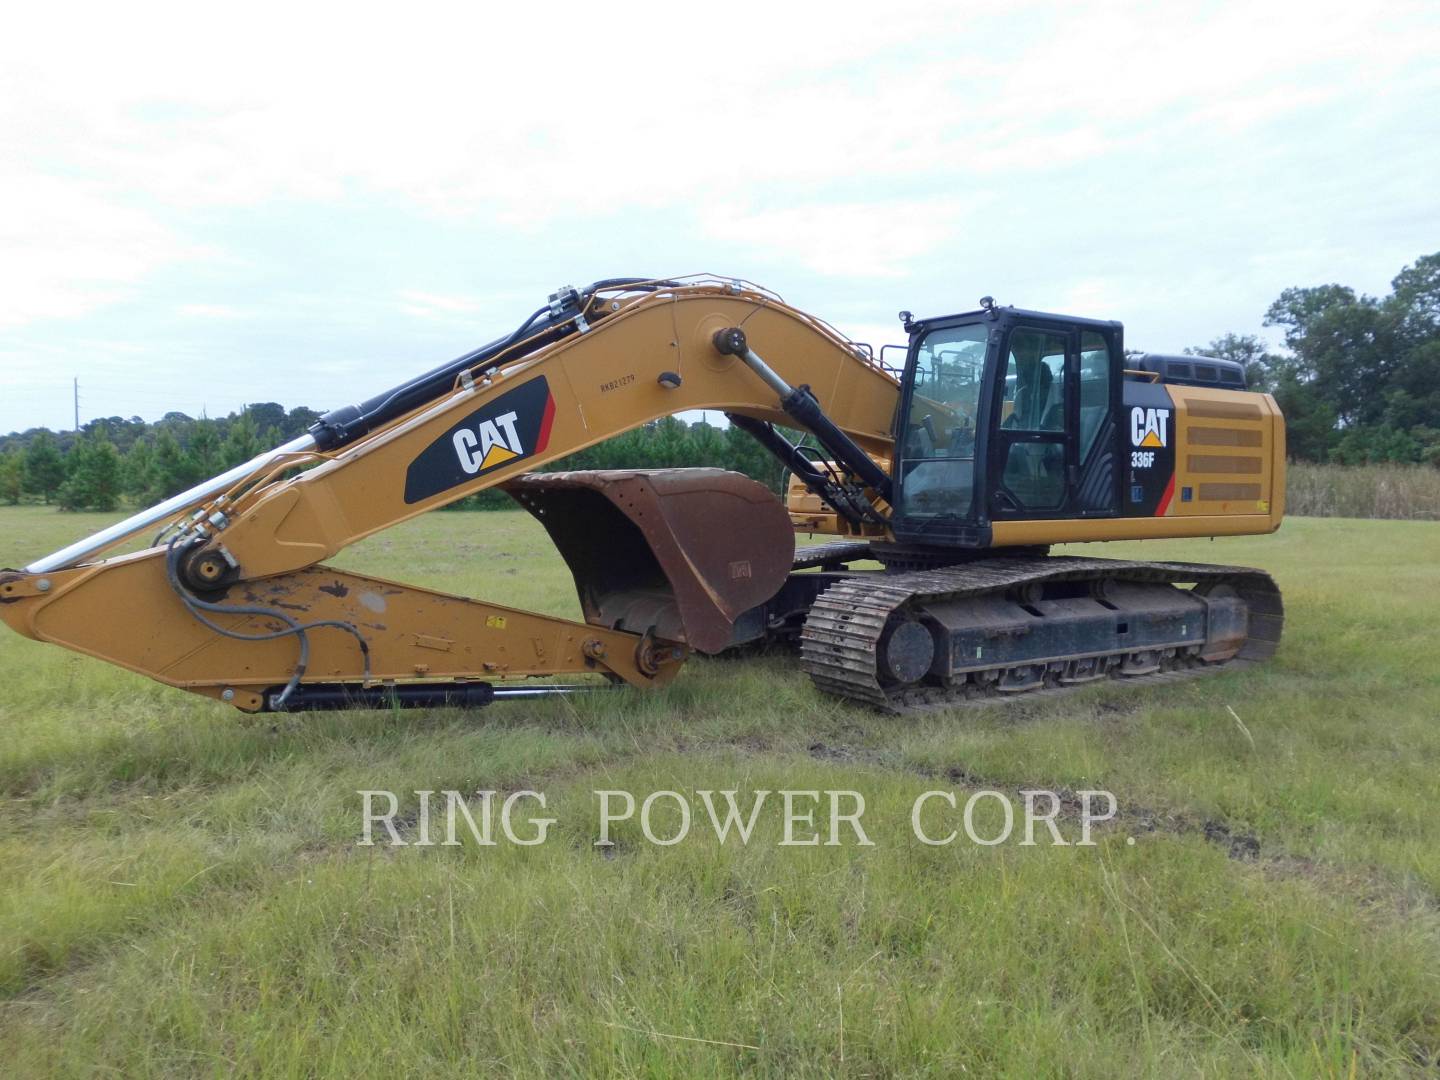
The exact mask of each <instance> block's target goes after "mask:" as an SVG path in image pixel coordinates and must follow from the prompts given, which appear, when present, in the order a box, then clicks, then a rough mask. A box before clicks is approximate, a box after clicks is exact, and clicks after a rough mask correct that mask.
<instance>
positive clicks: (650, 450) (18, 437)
mask: <svg viewBox="0 0 1440 1080" xmlns="http://www.w3.org/2000/svg"><path fill="white" fill-rule="evenodd" d="M318 415H319V414H317V413H316V412H315V411H314V410H312V409H308V408H303V407H301V408H295V409H291V410H289V411H288V412H287V411H286V410H285V409H284V408H282V407H281V406H279V405H277V404H275V403H274V402H262V403H259V404H255V405H249V406H247V407H246V408H245V409H243V410H242V411H240V412H238V413H232V414H230V415H229V416H225V417H219V418H207V417H201V418H198V419H197V418H192V417H189V416H186V415H184V414H183V413H173V412H172V413H168V414H167V415H166V416H165V418H164V419H162V420H160V421H159V422H157V423H155V424H147V423H146V422H145V421H144V420H142V419H140V418H139V417H138V416H137V417H131V418H130V419H128V420H126V419H122V418H120V417H109V418H106V419H101V420H92V421H91V422H90V423H88V424H86V425H85V426H84V427H83V428H82V429H81V430H80V431H79V432H78V433H77V432H64V433H58V434H57V433H56V432H53V431H50V430H48V429H46V428H36V429H32V430H30V431H26V432H23V433H16V434H12V435H8V436H0V499H3V500H4V501H6V502H8V503H10V504H12V505H14V504H17V503H20V502H22V501H24V500H26V499H33V500H35V501H41V502H44V503H46V504H55V505H58V506H59V507H60V508H61V509H64V510H114V509H116V508H117V507H119V506H120V505H121V504H122V503H134V504H136V505H150V504H152V503H155V502H159V501H160V500H161V499H164V498H168V497H169V496H171V495H174V494H177V493H178V492H181V491H184V490H185V489H186V488H189V487H193V486H194V485H196V484H198V483H200V482H201V481H202V480H205V479H208V478H209V477H211V476H215V475H217V474H218V473H222V472H224V471H225V470H227V469H230V468H233V467H234V466H236V465H240V464H243V463H244V462H246V461H249V460H250V459H251V458H253V457H255V456H256V455H257V454H259V453H261V452H262V451H264V450H268V449H271V448H272V447H275V446H278V445H280V444H281V443H283V442H287V441H289V440H290V439H293V438H295V437H296V436H297V435H300V434H301V433H303V432H304V431H305V430H306V429H307V428H308V427H309V426H310V425H311V424H312V423H314V421H315V420H316V419H317V418H318ZM792 434H794V433H792ZM796 437H798V436H796ZM696 465H708V466H713V467H716V468H721V469H731V470H733V471H735V472H739V473H744V474H745V475H747V476H752V477H754V478H755V479H757V480H759V481H761V482H762V483H765V484H769V485H770V486H771V487H772V488H773V489H775V490H776V491H778V490H779V487H780V483H781V471H782V470H781V468H780V465H779V464H778V463H777V462H776V461H775V459H774V458H772V457H771V456H770V455H769V454H768V453H766V452H765V450H764V449H762V448H761V447H760V445H759V444H758V443H757V442H755V440H754V439H752V438H750V436H748V435H746V434H745V433H744V432H742V431H740V429H738V428H735V427H719V426H717V425H713V424H710V423H707V422H705V421H703V420H701V421H696V422H695V423H686V422H685V421H683V420H680V419H679V418H677V417H664V418H662V419H660V420H656V421H654V422H652V423H648V424H645V425H643V426H641V427H639V428H636V429H634V430H632V431H627V432H624V433H623V434H620V435H617V436H615V437H614V438H612V439H608V440H606V441H605V442H603V443H600V444H598V445H596V446H592V447H589V448H588V449H585V450H581V451H579V452H578V453H575V454H571V455H570V456H569V457H567V458H565V459H563V460H562V461H558V462H554V463H552V464H551V465H550V466H547V468H549V469H637V468H638V469H660V468H675V467H680V466H696ZM457 505H458V506H460V507H462V508H496V507H506V506H511V505H514V504H513V503H512V502H511V500H510V498H509V496H507V495H505V494H504V493H502V492H482V493H481V494H479V495H476V496H472V497H471V498H469V499H465V500H463V501H462V502H461V503H459V504H457Z"/></svg>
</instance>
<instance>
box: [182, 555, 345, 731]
mask: <svg viewBox="0 0 1440 1080" xmlns="http://www.w3.org/2000/svg"><path fill="white" fill-rule="evenodd" d="M183 538H184V534H183V533H181V534H177V535H176V536H174V537H172V538H171V540H170V543H169V544H168V545H166V548H165V576H166V577H167V578H169V580H170V587H171V588H172V589H174V590H175V595H176V596H178V597H180V602H181V603H183V604H184V605H185V608H186V610H187V611H189V612H190V614H191V615H193V616H195V618H196V619H198V620H199V621H200V622H201V623H202V624H203V625H204V626H206V627H208V628H209V629H211V630H213V631H215V633H217V634H221V635H223V636H224V637H228V638H234V639H235V640H236V641H273V640H275V639H276V638H282V637H289V636H290V635H292V634H293V635H295V638H296V639H297V640H298V641H299V643H300V658H299V660H298V661H297V662H296V664H295V673H294V674H293V675H291V676H290V681H289V682H288V683H286V684H285V689H284V690H282V691H281V692H280V694H279V696H277V697H276V698H275V699H274V700H273V701H272V702H271V708H273V709H275V710H276V711H280V710H283V709H284V708H285V703H286V702H287V701H288V700H289V699H290V695H291V694H293V693H294V692H295V688H296V687H297V686H299V685H300V680H301V679H303V678H304V677H305V670H306V668H307V667H308V666H309V663H310V638H309V636H308V634H307V632H308V631H310V630H319V629H321V628H323V627H327V626H328V627H333V628H335V629H336V630H344V631H345V632H346V633H347V634H350V635H351V636H353V637H354V638H355V640H356V641H357V642H359V644H360V655H361V657H362V659H363V660H364V664H365V681H366V682H367V683H368V682H369V681H370V643H369V642H367V641H366V640H365V635H363V634H362V633H360V630H359V629H358V628H357V627H356V626H355V625H354V624H353V623H348V622H343V621H342V620H340V619H317V620H315V621H314V622H308V623H302V622H300V620H298V619H296V618H294V617H293V616H291V615H287V614H286V613H285V612H283V611H278V610H276V609H275V608H267V607H259V606H250V605H244V604H238V605H232V604H212V603H211V602H210V601H208V600H201V599H200V598H199V597H198V596H196V595H195V594H194V593H192V592H191V591H190V590H189V589H187V588H186V587H185V583H184V582H183V581H181V580H180V557H181V555H182V554H183V553H184V549H183V548H181V547H179V546H178V545H179V543H180V541H181V540H182V539H183ZM207 611H208V612H212V613H215V614H220V615H255V616H259V617H260V618H265V619H275V620H277V621H279V622H282V623H284V624H285V628H284V629H283V630H268V631H265V632H263V633H258V634H242V633H239V632H238V631H235V630H227V629H226V628H225V627H223V626H220V625H219V624H218V623H216V622H214V621H212V620H211V619H208V618H206V617H205V614H204V613H205V612H207Z"/></svg>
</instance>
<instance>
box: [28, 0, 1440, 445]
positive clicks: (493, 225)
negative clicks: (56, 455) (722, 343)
mask: <svg viewBox="0 0 1440 1080" xmlns="http://www.w3.org/2000/svg"><path fill="white" fill-rule="evenodd" d="M1182 11H1183V12H1188V14H1181V12H1182ZM1437 57H1440V4H1437V3H1435V2H1433V0H1431V2H1428V3H1357V2H1355V0H1347V2H1344V3H1328V2H1319V0H1306V2H1303V3H1291V4H1269V3H1264V2H1257V0H1246V2H1240V3H1215V4H1203V5H1180V4H1158V3H1157V4H1141V3H1115V4H1108V3H1104V2H1097V0H1087V2H1086V3H1083V4H1079V3H1063V4H1062V3H1055V4H1018V3H1003V2H997V3H987V4H983V5H969V4H964V5H962V4H928V5H913V4H909V3H897V2H895V0H889V2H887V3H884V4H876V3H873V2H872V3H865V4H857V5H848V4H840V3H824V4H820V3H812V4H804V5H795V6H794V7H789V6H787V5H785V4H783V3H779V2H776V0H770V2H768V3H760V4H748V3H738V2H731V3H726V4H718V5H717V4H670V3H667V4H651V3H632V4H624V3H620V4H615V3H612V4H603V5H596V4H586V5H583V6H580V7H574V8H569V7H567V6H566V5H564V4H560V3H556V2H554V0H546V2H543V3H528V4H508V3H506V4H484V3H473V2H472V3H468V4H464V5H461V6H458V7H455V8H452V9H445V10H443V11H442V10H441V9H439V8H434V7H431V6H428V5H418V4H412V5H398V4H391V5H386V6H383V7H377V8H373V9H370V8H366V7H363V6H361V5H357V4H345V5H342V6H337V7H335V8H333V9H322V8H319V7H313V8H312V7H310V6H309V5H304V4H300V3H295V2H291V3H287V4H283V5H279V6H274V7H270V6H267V5H264V4H257V3H248V4H244V5H239V6H236V5H219V6H216V5H199V4H194V3H188V4H184V5H176V6H174V7H173V8H166V9H162V8H160V7H157V6H154V5H144V4H141V5H131V4H124V5H120V4H108V5H104V6H97V7H96V8H94V9H93V10H90V11H82V10H78V9H76V8H74V7H70V6H62V5H55V4H49V5H46V4H25V5H11V6H10V7H9V8H8V9H7V14H6V16H5V21H4V28H3V35H0V431H9V430H11V429H15V428H25V427H29V426H32V425H35V424H46V425H49V426H51V427H55V428H68V427H70V426H71V424H72V421H71V400H70V380H71V377H72V376H76V375H78V376H79V378H80V387H81V414H82V421H83V420H86V419H89V418H90V417H92V416H105V415H115V414H119V415H124V416H129V415H131V414H138V415H140V416H143V417H145V418H147V419H155V418H157V417H159V416H160V415H162V414H163V413H164V412H166V411H168V410H170V409H179V410H182V411H184V412H188V413H190V414H192V415H198V414H199V413H200V412H201V410H202V409H204V410H206V411H208V413H209V414H210V415H223V414H225V413H227V412H229V411H231V410H233V409H235V408H237V407H239V406H240V405H241V404H242V403H244V402H247V401H264V400H274V401H279V402H282V403H283V404H285V405H287V406H292V405H297V404H308V405H311V406H313V407H316V408H320V409H325V408H330V407H334V406H337V405H341V404H345V403H348V402H351V401H354V400H357V399H359V398H363V397H367V396H369V395H370V394H372V393H374V392H376V391H378V390H381V389H384V388H387V387H389V386H391V385H393V384H395V383H397V382H400V381H401V380H403V379H404V378H406V377H408V376H409V375H411V374H414V373H416V372H417V371H419V370H421V369H422V368H428V367H431V366H433V365H434V364H436V363H439V362H441V361H443V360H446V359H449V358H450V357H451V356H453V355H456V354H458V353H461V352H463V351H465V350H466V349H468V348H469V347H471V346H473V345H475V344H478V343H481V342H483V341H486V340H489V339H490V338H492V337H495V336H497V335H499V334H501V333H504V332H508V331H509V330H510V329H511V328H512V327H513V326H514V324H515V323H517V322H518V321H519V320H520V319H521V318H522V317H523V316H524V315H526V314H528V313H529V312H530V311H531V310H533V309H534V308H535V307H537V306H538V305H539V304H540V303H543V301H544V299H545V295H546V294H547V293H548V292H550V291H551V290H552V289H553V288H554V287H555V286H557V285H561V284H567V283H573V284H577V285H579V284H583V283H585V282H589V281H591V280H594V279H596V278H601V277H612V276H621V275H641V276H652V275H653V276H659V275H668V274H683V273H689V272H695V271H702V270H704V271H713V272H716V273H720V274H724V275H734V276H742V277H746V278H750V279H752V280H755V281H759V282H761V283H763V284H765V285H767V286H769V287H770V288H772V289H775V290H776V291H778V292H779V293H781V294H782V295H783V296H784V297H785V298H786V299H787V300H789V301H791V302H792V303H795V304H797V305H798V306H800V307H802V308H805V309H807V310H810V311H812V312H814V313H815V314H817V315H820V316H823V317H824V318H826V319H828V320H829V321H831V322H833V323H835V324H836V325H838V326H839V327H840V328H841V329H843V330H845V331H847V332H849V333H851V334H852V335H853V336H855V337H857V338H859V339H861V340H869V341H881V340H891V341H898V340H900V338H901V336H900V334H899V333H898V324H897V323H896V322H895V319H894V314H895V312H896V311H898V310H899V309H901V308H908V309H911V310H913V311H915V312H916V313H917V314H923V315H934V314H941V313H945V312H950V311H957V310H968V309H970V308H973V307H974V306H975V302H976V300H977V299H978V298H979V297H980V296H981V295H983V294H987V293H988V294H993V295H994V296H995V298H996V299H997V300H998V301H1000V302H1002V303H1015V304H1019V305H1022V306H1025V307H1034V308H1044V309H1051V310H1059V311H1062V312H1068V313H1071V314H1078V315H1090V316H1096V317H1103V318H1115V319H1120V320H1121V321H1123V322H1124V323H1125V325H1126V335H1127V343H1128V344H1129V345H1131V346H1132V347H1138V348H1148V349H1152V350H1175V349H1179V348H1181V347H1183V346H1186V345H1193V344H1199V343H1203V342H1205V341H1208V340H1209V339H1210V338H1212V337H1213V336H1215V335H1217V334H1219V333H1222V332H1224V331H1227V330H1236V331H1240V332H1253V331H1259V330H1260V320H1261V316H1262V315H1263V313H1264V310H1265V308H1266V307H1267V306H1268V305H1269V303H1270V301H1271V300H1273V299H1274V298H1275V296H1276V295H1277V294H1278V293H1279V292H1280V290H1281V289H1283V288H1285V287H1287V286H1290V285H1298V284H1320V283H1323V282H1327V281H1339V282H1343V283H1346V284H1351V285H1354V286H1356V287H1357V288H1361V289H1364V290H1367V291H1371V292H1383V291H1384V290H1385V289H1386V288H1387V286H1388V282H1389V279H1390V278H1391V277H1392V276H1393V275H1394V273H1395V272H1396V271H1398V270H1399V269H1400V267H1401V266H1402V265H1403V264H1405V263H1407V262H1411V261H1413V260H1414V259H1415V258H1416V257H1418V256H1419V255H1422V254H1425V253H1427V252H1430V251H1434V250H1437V249H1440V120H1437V118H1440V63H1437Z"/></svg>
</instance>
